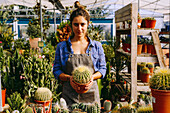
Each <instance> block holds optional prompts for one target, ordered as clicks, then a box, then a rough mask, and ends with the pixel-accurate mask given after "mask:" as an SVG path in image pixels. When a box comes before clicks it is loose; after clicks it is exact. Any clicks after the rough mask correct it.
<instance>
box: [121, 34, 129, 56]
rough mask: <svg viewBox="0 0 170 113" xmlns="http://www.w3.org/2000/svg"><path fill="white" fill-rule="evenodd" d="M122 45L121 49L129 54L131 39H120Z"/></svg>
mask: <svg viewBox="0 0 170 113" xmlns="http://www.w3.org/2000/svg"><path fill="white" fill-rule="evenodd" d="M122 45H123V47H122V48H123V50H124V51H125V52H128V53H130V52H131V38H130V36H127V37H125V38H122Z"/></svg>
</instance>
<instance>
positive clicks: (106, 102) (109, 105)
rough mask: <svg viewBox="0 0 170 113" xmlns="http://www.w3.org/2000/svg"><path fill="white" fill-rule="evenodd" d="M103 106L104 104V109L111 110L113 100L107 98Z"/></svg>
mask: <svg viewBox="0 0 170 113" xmlns="http://www.w3.org/2000/svg"><path fill="white" fill-rule="evenodd" d="M103 106H104V110H106V111H110V110H111V107H112V102H111V101H110V100H105V101H104V103H103Z"/></svg>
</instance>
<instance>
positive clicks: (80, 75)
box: [72, 66, 92, 85]
mask: <svg viewBox="0 0 170 113" xmlns="http://www.w3.org/2000/svg"><path fill="white" fill-rule="evenodd" d="M72 75H73V80H74V81H75V82H76V83H78V84H82V85H83V84H87V83H89V82H90V80H91V78H92V73H91V70H90V69H89V68H88V67H86V66H79V67H77V68H76V69H74V70H73V72H72Z"/></svg>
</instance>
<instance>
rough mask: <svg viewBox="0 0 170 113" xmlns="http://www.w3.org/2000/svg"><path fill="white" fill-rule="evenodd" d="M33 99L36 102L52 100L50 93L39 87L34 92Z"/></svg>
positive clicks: (46, 89) (48, 90)
mask: <svg viewBox="0 0 170 113" xmlns="http://www.w3.org/2000/svg"><path fill="white" fill-rule="evenodd" d="M34 98H35V100H38V101H48V100H50V99H52V92H51V91H50V89H48V88H45V87H40V88H38V89H37V90H36V92H35V97H34Z"/></svg>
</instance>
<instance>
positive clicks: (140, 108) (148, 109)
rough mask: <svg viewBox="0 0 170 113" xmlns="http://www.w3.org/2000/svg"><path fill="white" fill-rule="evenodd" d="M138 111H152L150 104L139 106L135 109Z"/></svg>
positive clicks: (145, 112) (140, 112)
mask: <svg viewBox="0 0 170 113" xmlns="http://www.w3.org/2000/svg"><path fill="white" fill-rule="evenodd" d="M137 112H138V113H152V112H153V108H152V106H146V107H139V108H138V109H137Z"/></svg>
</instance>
